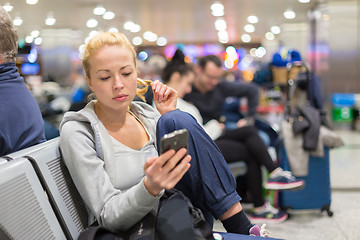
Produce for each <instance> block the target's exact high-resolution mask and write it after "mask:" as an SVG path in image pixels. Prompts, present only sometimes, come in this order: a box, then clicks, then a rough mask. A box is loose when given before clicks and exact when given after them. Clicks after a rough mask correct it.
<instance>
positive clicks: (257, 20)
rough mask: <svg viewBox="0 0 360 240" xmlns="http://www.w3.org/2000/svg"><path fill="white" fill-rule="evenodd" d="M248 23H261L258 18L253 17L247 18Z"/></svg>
mask: <svg viewBox="0 0 360 240" xmlns="http://www.w3.org/2000/svg"><path fill="white" fill-rule="evenodd" d="M247 21H248V22H249V23H258V22H259V18H258V17H257V16H254V15H251V16H248V17H247Z"/></svg>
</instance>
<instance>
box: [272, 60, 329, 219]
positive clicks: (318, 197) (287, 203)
mask: <svg viewBox="0 0 360 240" xmlns="http://www.w3.org/2000/svg"><path fill="white" fill-rule="evenodd" d="M294 69H296V70H294ZM287 70H288V86H287V88H288V89H287V97H286V107H285V116H284V118H285V120H286V121H289V122H290V123H291V121H292V119H291V113H292V110H293V109H294V107H295V106H296V105H298V104H309V99H308V96H309V86H310V84H309V83H310V81H311V74H310V70H309V67H308V65H307V64H306V63H304V62H295V63H293V64H288V66H287ZM292 71H294V72H295V74H294V72H293V73H292ZM297 92H299V93H300V94H298V95H297ZM296 95H297V96H296ZM295 96H296V97H295ZM301 96H303V97H301ZM304 96H305V97H304ZM299 102H301V103H299ZM278 158H279V162H280V166H281V167H282V168H283V169H284V170H290V171H291V169H290V165H289V160H288V157H287V153H286V150H285V145H284V141H281V143H280V144H279V146H278ZM308 167H309V170H308V175H307V176H302V177H297V178H298V179H299V180H304V182H305V187H304V188H302V189H300V190H297V191H283V192H280V196H279V205H280V207H281V208H282V209H285V210H288V209H293V210H305V209H320V210H321V212H323V211H326V212H327V214H328V216H329V217H331V216H333V212H332V211H331V210H330V204H331V185H330V166H329V148H326V147H325V148H324V156H323V157H313V156H311V155H310V157H309V166H308Z"/></svg>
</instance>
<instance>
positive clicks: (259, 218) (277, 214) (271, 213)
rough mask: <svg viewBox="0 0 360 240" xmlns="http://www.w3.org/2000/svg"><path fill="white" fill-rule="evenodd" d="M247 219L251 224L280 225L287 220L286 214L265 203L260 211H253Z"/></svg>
mask: <svg viewBox="0 0 360 240" xmlns="http://www.w3.org/2000/svg"><path fill="white" fill-rule="evenodd" d="M248 217H249V219H250V220H251V222H252V223H282V222H284V221H285V220H286V219H287V218H288V214H287V213H286V212H284V211H279V210H278V209H276V208H274V207H273V206H271V205H270V204H269V203H265V204H264V206H263V207H262V209H261V210H256V211H255V210H253V211H252V212H250V213H249V214H248Z"/></svg>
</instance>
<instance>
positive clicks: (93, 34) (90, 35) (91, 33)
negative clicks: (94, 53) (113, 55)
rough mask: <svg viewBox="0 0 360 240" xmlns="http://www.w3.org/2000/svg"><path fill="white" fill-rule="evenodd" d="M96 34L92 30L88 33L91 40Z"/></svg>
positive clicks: (96, 32)
mask: <svg viewBox="0 0 360 240" xmlns="http://www.w3.org/2000/svg"><path fill="white" fill-rule="evenodd" d="M96 34H98V31H96V30H92V31H91V32H89V37H90V38H93V37H95V35H96Z"/></svg>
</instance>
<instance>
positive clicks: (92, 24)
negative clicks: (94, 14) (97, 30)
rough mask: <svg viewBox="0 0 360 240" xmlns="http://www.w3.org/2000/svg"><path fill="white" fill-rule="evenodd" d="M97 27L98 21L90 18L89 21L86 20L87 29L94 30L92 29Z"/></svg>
mask: <svg viewBox="0 0 360 240" xmlns="http://www.w3.org/2000/svg"><path fill="white" fill-rule="evenodd" d="M97 25H98V21H97V20H96V19H94V18H90V19H89V20H87V22H86V26H87V27H88V28H94V27H96V26H97Z"/></svg>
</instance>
